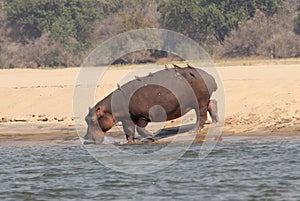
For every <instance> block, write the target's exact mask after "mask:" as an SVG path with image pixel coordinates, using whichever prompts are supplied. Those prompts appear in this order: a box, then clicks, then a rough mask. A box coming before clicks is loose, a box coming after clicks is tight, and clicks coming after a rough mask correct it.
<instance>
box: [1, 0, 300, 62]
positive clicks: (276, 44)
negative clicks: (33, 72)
mask: <svg viewBox="0 0 300 201" xmlns="http://www.w3.org/2000/svg"><path fill="white" fill-rule="evenodd" d="M297 4H299V8H298V9H297V6H295V5H297ZM0 7H1V8H0V9H1V13H0V21H1V23H0V67H1V66H2V67H42V66H78V65H80V63H81V61H82V60H83V58H84V57H85V56H86V55H87V54H88V53H89V52H90V51H91V50H92V49H93V48H94V47H95V46H96V45H97V44H100V43H101V42H103V41H104V40H106V39H108V38H110V37H112V36H114V35H116V34H118V33H122V32H125V31H128V30H132V29H138V28H149V27H156V28H166V29H170V30H174V31H177V32H180V33H183V34H185V35H186V36H188V37H190V38H192V39H194V40H195V41H197V42H198V43H200V44H201V45H202V46H204V47H205V48H206V49H207V50H208V51H209V52H210V53H211V55H212V56H214V57H246V56H261V57H269V58H282V57H299V56H300V48H299V47H300V14H299V13H298V12H299V11H300V3H299V2H298V0H247V1H242V0H160V1H159V0H150V1H149V0H123V1H118V0H0ZM297 34H298V35H297ZM167 56H168V54H166V53H164V52H156V51H150V50H145V51H143V52H138V53H133V54H131V55H128V56H125V57H124V58H123V59H122V61H124V62H129V63H136V62H143V59H144V60H149V58H150V60H151V61H152V60H156V59H158V58H160V57H167Z"/></svg>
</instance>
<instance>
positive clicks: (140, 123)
mask: <svg viewBox="0 0 300 201" xmlns="http://www.w3.org/2000/svg"><path fill="white" fill-rule="evenodd" d="M147 125H148V120H147V119H145V118H143V117H141V118H140V119H139V120H138V122H137V127H136V130H137V132H138V133H139V134H140V136H142V137H144V138H146V140H147V141H148V140H149V141H151V142H153V141H154V135H153V133H152V132H150V131H148V130H146V128H145V127H146V126H147Z"/></svg>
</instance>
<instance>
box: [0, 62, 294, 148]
mask: <svg viewBox="0 0 300 201" xmlns="http://www.w3.org/2000/svg"><path fill="white" fill-rule="evenodd" d="M79 71H80V68H67V69H41V70H37V69H4V70H0V93H1V99H0V141H1V142H0V145H5V144H7V143H8V142H10V143H11V142H12V141H14V140H19V141H23V142H24V141H26V139H27V141H28V140H29V141H30V140H31V141H35V142H37V143H41V141H43V140H65V139H69V138H72V137H74V138H75V137H77V133H76V129H75V126H74V125H75V122H74V119H76V118H82V117H76V116H75V115H74V113H73V91H74V88H75V86H76V80H77V76H78V73H79ZM130 71H131V69H130V68H123V69H121V67H119V68H113V69H110V70H109V71H107V72H106V74H105V76H104V78H103V79H102V80H101V82H100V83H98V86H97V90H96V96H95V99H94V102H96V101H98V100H100V99H101V98H103V97H105V96H106V95H107V94H109V93H110V92H111V91H113V90H114V89H116V85H117V83H118V82H119V80H120V79H121V78H122V77H123V76H125V75H126V74H127V73H128V72H130ZM217 71H218V73H219V75H220V77H221V80H222V82H223V86H224V91H225V96H226V113H225V118H226V120H225V126H224V128H223V135H224V136H236V135H238V136H240V135H245V136H248V135H267V136H286V137H289V136H300V76H299V75H300V64H290V65H282V64H279V65H259V64H256V65H252V66H226V67H217ZM83 98H84V97H83ZM169 126H171V127H172V126H178V124H177V125H176V121H175V122H173V123H169Z"/></svg>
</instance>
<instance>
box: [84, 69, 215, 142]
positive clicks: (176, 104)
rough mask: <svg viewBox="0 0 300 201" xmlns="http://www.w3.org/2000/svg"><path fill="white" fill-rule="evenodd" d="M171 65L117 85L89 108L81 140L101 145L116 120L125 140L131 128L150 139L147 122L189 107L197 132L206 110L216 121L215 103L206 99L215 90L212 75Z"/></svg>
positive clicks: (174, 115) (171, 116)
mask: <svg viewBox="0 0 300 201" xmlns="http://www.w3.org/2000/svg"><path fill="white" fill-rule="evenodd" d="M173 66H174V68H168V67H166V68H165V69H163V70H160V71H157V72H155V73H149V75H148V76H145V77H135V79H134V80H131V81H129V82H127V83H126V84H124V85H122V86H120V85H119V84H118V85H117V86H118V87H117V89H116V90H115V91H113V92H112V93H110V94H109V95H108V96H106V97H105V98H104V99H103V100H101V101H99V102H98V103H96V105H95V106H94V107H92V108H89V112H88V115H87V116H86V117H85V121H86V123H87V125H88V128H87V133H86V135H85V136H84V139H85V143H86V144H90V143H93V144H101V143H102V142H103V140H104V135H105V133H106V132H107V131H108V130H110V129H111V128H112V127H113V126H114V125H115V124H116V123H118V122H122V126H123V130H124V133H125V135H126V140H127V142H129V143H130V142H134V140H135V131H137V133H138V134H139V135H140V136H142V137H144V139H148V140H149V141H154V135H153V133H151V132H149V131H148V130H146V128H145V127H146V126H147V124H148V123H149V122H164V121H169V120H173V119H176V118H179V117H181V116H183V115H184V114H186V113H187V112H189V111H190V110H195V111H196V116H197V121H196V124H195V127H194V129H197V131H200V130H201V129H202V128H203V125H204V124H205V121H206V120H207V112H209V114H210V115H211V117H212V121H213V122H217V121H218V115H217V106H216V105H217V102H216V100H211V99H210V98H211V96H212V93H213V92H215V91H216V90H217V84H216V81H215V79H214V78H213V76H212V75H210V74H208V73H207V72H205V71H204V70H201V69H199V68H194V67H192V66H190V65H187V67H179V66H177V65H174V64H173Z"/></svg>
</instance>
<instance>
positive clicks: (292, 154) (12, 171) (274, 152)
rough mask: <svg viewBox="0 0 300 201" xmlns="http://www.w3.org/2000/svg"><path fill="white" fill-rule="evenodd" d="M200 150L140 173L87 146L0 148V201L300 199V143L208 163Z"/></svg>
mask: <svg viewBox="0 0 300 201" xmlns="http://www.w3.org/2000/svg"><path fill="white" fill-rule="evenodd" d="M89 146H90V147H91V146H95V145H89ZM160 146H163V145H135V146H125V147H126V149H127V150H130V149H134V152H139V151H140V152H141V153H143V152H144V151H145V150H148V151H151V150H157V149H159V148H160ZM177 146H178V149H180V146H181V145H177ZM100 147H101V146H100ZM200 148H201V144H195V145H192V146H191V147H190V148H189V149H188V150H187V152H186V153H185V154H184V155H183V156H182V157H181V158H179V159H178V160H177V161H176V162H175V163H174V164H172V165H170V166H168V167H166V168H164V169H161V170H159V171H157V172H154V173H150V174H138V175H136V174H126V173H123V172H117V171H114V170H112V169H110V168H107V167H105V166H104V165H102V164H101V163H99V162H98V161H97V160H95V158H94V157H92V156H91V155H90V154H89V152H88V151H87V149H86V147H84V146H83V145H74V144H73V145H57V146H53V145H52V146H26V147H0V153H1V158H0V200H300V140H299V139H289V140H284V139H280V140H278V139H273V140H250V141H245V140H228V141H224V142H220V143H219V144H218V145H217V146H216V147H215V148H214V150H213V151H212V152H211V153H210V154H209V155H208V156H207V157H206V158H204V159H199V158H198V154H199V150H200ZM101 149H102V153H103V154H104V155H105V154H106V149H105V146H103V147H101ZM166 160H167V159H166ZM131 163H132V164H134V163H136V161H135V160H132V161H131ZM119 165H120V166H122V164H119Z"/></svg>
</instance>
